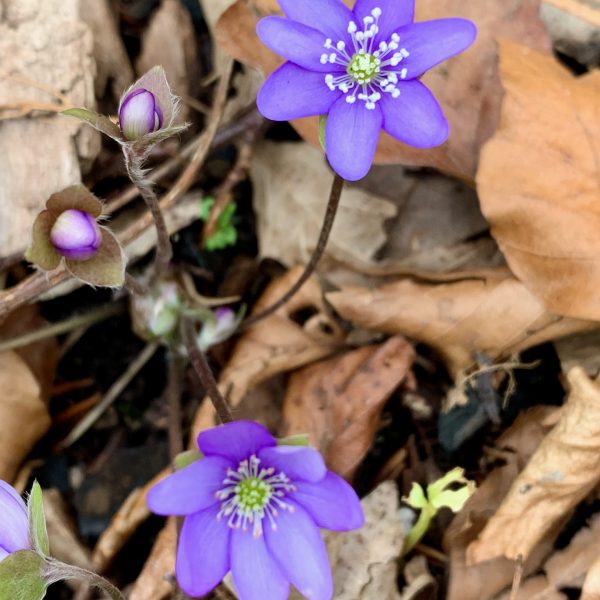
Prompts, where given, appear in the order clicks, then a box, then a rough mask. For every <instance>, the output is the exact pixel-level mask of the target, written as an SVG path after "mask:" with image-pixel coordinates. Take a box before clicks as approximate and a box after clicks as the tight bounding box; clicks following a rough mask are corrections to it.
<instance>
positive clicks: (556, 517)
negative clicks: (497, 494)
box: [467, 367, 600, 563]
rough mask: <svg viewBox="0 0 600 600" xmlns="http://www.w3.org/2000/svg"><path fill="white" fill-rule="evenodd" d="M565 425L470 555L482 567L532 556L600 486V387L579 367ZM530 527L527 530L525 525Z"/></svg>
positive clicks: (540, 452)
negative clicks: (483, 563)
mask: <svg viewBox="0 0 600 600" xmlns="http://www.w3.org/2000/svg"><path fill="white" fill-rule="evenodd" d="M568 378H569V383H570V384H571V392H570V394H569V397H568V400H567V403H566V405H565V406H564V408H563V411H562V414H561V418H560V421H559V422H558V424H557V425H556V426H555V427H554V429H553V430H552V431H551V432H550V433H549V434H548V435H547V436H546V438H545V439H544V441H543V442H542V443H541V444H540V447H539V448H538V449H537V451H536V453H535V454H534V455H533V457H532V458H531V460H530V461H529V463H528V464H527V466H526V467H525V469H524V470H523V471H522V472H521V473H520V474H519V476H518V477H517V479H516V480H515V482H514V483H513V485H512V487H511V489H510V491H509V493H508V495H507V496H506V498H504V500H503V502H502V505H501V506H500V508H499V509H498V511H497V512H496V514H495V515H494V516H493V517H492V518H491V519H490V521H489V523H488V524H487V525H486V527H485V529H484V530H483V531H482V533H481V534H480V536H479V537H478V539H477V540H476V541H475V542H473V543H472V544H471V545H470V546H469V548H468V551H467V557H468V561H469V562H471V563H478V562H481V561H485V560H490V559H492V558H495V557H497V556H505V557H506V558H508V559H511V560H516V558H517V557H518V556H519V555H522V556H524V557H528V556H529V555H530V554H531V552H532V550H533V549H534V548H535V547H536V545H537V544H538V542H539V541H540V540H541V539H542V538H543V537H544V536H545V535H546V534H547V532H548V531H549V530H550V529H551V528H553V527H555V526H557V525H558V524H560V523H561V522H562V521H563V520H564V519H565V518H566V517H568V515H569V513H570V511H571V510H572V509H573V508H574V507H575V506H576V505H577V504H578V503H579V502H581V500H583V499H584V498H585V497H586V496H587V494H589V493H590V492H591V491H592V489H594V487H595V486H597V485H598V482H599V481H600V461H598V453H599V444H600V383H598V382H596V381H593V380H591V379H589V378H588V376H587V375H586V374H585V372H584V371H583V369H581V368H579V367H577V368H574V369H572V370H571V371H570V372H569V374H568ZM524 524H527V526H524Z"/></svg>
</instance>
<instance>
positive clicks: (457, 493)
mask: <svg viewBox="0 0 600 600" xmlns="http://www.w3.org/2000/svg"><path fill="white" fill-rule="evenodd" d="M453 484H461V485H460V487H456V488H455V489H449V487H450V486H451V485H453ZM474 491H475V482H473V481H469V480H468V479H466V478H465V471H464V469H461V468H460V467H457V468H455V469H452V471H449V472H448V473H446V475H444V476H443V477H442V478H441V479H438V480H437V481H435V482H433V483H432V484H430V485H428V486H427V493H425V490H423V488H422V487H421V486H420V485H419V484H418V483H413V484H412V488H411V490H410V494H409V495H408V498H403V500H404V502H406V503H407V504H408V505H409V506H412V508H417V509H419V510H420V511H421V513H420V514H419V518H418V520H417V522H416V523H415V525H414V527H413V528H412V529H411V530H410V531H409V533H408V535H407V536H406V538H405V540H404V549H403V554H408V553H409V552H410V551H411V550H412V549H413V548H414V547H415V545H416V544H417V543H418V542H419V540H421V538H422V537H423V536H424V535H425V534H426V533H427V530H428V529H429V525H430V524H431V521H432V520H433V518H434V517H435V515H436V514H437V512H438V510H439V509H440V508H449V509H450V510H451V511H452V512H454V513H458V512H460V511H461V510H462V508H463V506H464V505H465V504H466V502H467V500H468V499H469V498H470V497H471V495H472V494H473V492H474Z"/></svg>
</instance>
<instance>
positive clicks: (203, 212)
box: [198, 196, 215, 221]
mask: <svg viewBox="0 0 600 600" xmlns="http://www.w3.org/2000/svg"><path fill="white" fill-rule="evenodd" d="M214 205H215V199H214V198H213V197H212V196H205V197H204V198H202V200H200V207H199V209H198V217H199V218H200V219H202V220H203V221H208V217H210V211H211V210H212V207H213V206H214Z"/></svg>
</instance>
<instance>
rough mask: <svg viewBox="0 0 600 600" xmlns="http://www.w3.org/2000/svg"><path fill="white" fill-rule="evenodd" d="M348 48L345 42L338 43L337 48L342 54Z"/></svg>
mask: <svg viewBox="0 0 600 600" xmlns="http://www.w3.org/2000/svg"><path fill="white" fill-rule="evenodd" d="M345 47H346V43H345V42H342V41H340V42H338V43H337V45H336V48H337V49H338V50H339V51H340V52H341V51H342V50H344V48H345Z"/></svg>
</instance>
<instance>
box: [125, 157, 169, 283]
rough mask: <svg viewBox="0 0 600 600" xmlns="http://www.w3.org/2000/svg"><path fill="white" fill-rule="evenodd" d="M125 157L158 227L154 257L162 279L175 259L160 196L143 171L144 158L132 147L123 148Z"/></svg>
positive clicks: (126, 163) (129, 171) (155, 275)
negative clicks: (160, 203) (159, 201)
mask: <svg viewBox="0 0 600 600" xmlns="http://www.w3.org/2000/svg"><path fill="white" fill-rule="evenodd" d="M123 154H124V156H125V168H126V169H127V175H128V176H129V179H131V181H132V182H133V183H134V184H135V185H136V187H137V188H138V190H139V191H140V195H141V196H142V198H143V199H144V202H145V203H146V206H147V207H148V209H149V210H150V214H151V215H152V219H153V221H154V226H155V227H156V236H157V243H156V256H155V257H154V277H155V279H160V278H161V276H162V275H164V273H165V272H166V271H167V269H168V268H169V263H170V262H171V259H172V258H173V247H172V246H171V239H170V238H169V231H168V229H167V224H166V222H165V217H164V215H163V213H162V210H161V208H160V205H159V203H158V196H157V195H156V193H155V192H154V189H153V187H152V183H151V182H150V180H149V179H147V178H146V177H145V176H144V172H143V170H142V158H141V156H140V155H139V154H138V153H136V151H135V150H134V149H133V148H131V147H130V146H123Z"/></svg>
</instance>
